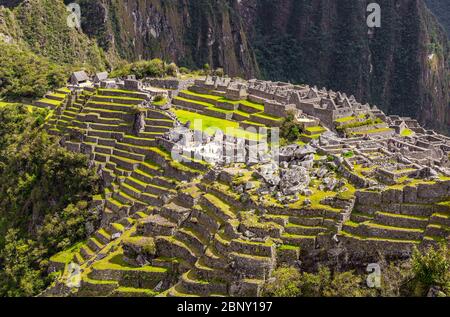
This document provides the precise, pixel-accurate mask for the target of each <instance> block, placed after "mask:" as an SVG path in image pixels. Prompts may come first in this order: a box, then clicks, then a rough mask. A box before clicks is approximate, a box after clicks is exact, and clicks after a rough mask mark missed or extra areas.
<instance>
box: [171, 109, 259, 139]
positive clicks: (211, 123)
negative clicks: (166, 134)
mask: <svg viewBox="0 0 450 317" xmlns="http://www.w3.org/2000/svg"><path fill="white" fill-rule="evenodd" d="M173 111H174V113H175V115H176V116H177V117H178V119H179V120H180V121H181V122H182V123H183V124H185V123H186V122H188V121H191V122H192V126H191V128H193V129H194V130H200V131H203V132H206V133H207V134H210V135H213V134H214V133H215V131H217V130H221V131H222V132H223V133H224V134H226V135H229V136H233V137H237V138H244V139H249V140H252V141H258V140H260V139H261V135H259V134H257V133H252V132H247V131H245V130H243V129H241V128H239V123H237V122H234V121H230V120H225V119H219V118H214V117H210V116H206V115H202V114H198V113H195V112H190V111H186V110H180V109H176V110H173ZM194 120H200V122H201V125H199V126H198V127H197V126H196V125H194V123H195V122H194Z"/></svg>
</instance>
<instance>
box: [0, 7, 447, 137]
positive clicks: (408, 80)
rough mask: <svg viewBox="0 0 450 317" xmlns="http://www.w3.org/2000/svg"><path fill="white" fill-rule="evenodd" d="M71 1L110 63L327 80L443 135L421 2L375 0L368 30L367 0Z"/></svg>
mask: <svg viewBox="0 0 450 317" xmlns="http://www.w3.org/2000/svg"><path fill="white" fill-rule="evenodd" d="M36 1H37V0H27V1H18V0H0V4H5V3H6V4H9V5H11V6H14V5H17V3H18V2H22V3H33V2H36ZM40 1H50V0H40ZM53 1H57V0H53ZM439 1H440V0H435V1H432V2H439ZM61 2H62V0H61ZM65 2H66V3H69V2H72V0H65ZM78 2H79V3H80V5H81V8H82V29H83V32H84V33H86V34H87V35H88V36H90V37H91V38H95V39H96V40H97V43H98V44H99V46H100V47H102V48H103V50H104V51H105V52H107V56H108V58H109V61H110V62H111V63H113V64H114V62H115V61H116V60H117V59H118V58H123V59H128V60H137V59H140V58H153V57H160V58H163V59H165V60H168V61H175V62H177V63H178V64H179V65H182V66H188V67H202V66H203V65H204V64H206V63H209V64H210V65H211V67H214V68H217V67H223V68H224V69H225V71H226V73H228V74H230V75H232V76H243V77H263V78H265V79H271V80H284V81H291V82H299V83H301V82H304V83H310V84H313V85H317V86H320V87H322V86H326V87H328V88H330V89H334V90H340V91H345V92H347V93H348V94H354V95H355V96H356V97H357V98H358V99H360V100H362V101H367V102H370V103H371V104H376V105H378V106H379V107H381V108H382V109H383V110H384V111H386V112H388V113H392V114H399V115H403V116H411V117H415V118H418V119H419V120H420V121H421V123H422V124H424V125H425V126H427V127H430V128H436V129H439V130H440V131H443V132H448V129H449V126H450V105H449V93H448V87H449V76H448V71H449V60H448V58H449V45H448V37H447V35H446V34H445V32H444V30H443V29H442V28H441V26H440V25H439V24H438V23H437V21H436V19H435V17H434V16H433V15H432V14H431V13H430V11H429V10H428V9H427V7H426V6H425V2H424V0H395V1H393V0H379V1H377V2H378V3H379V4H380V6H381V15H382V22H381V23H382V24H381V28H377V29H374V30H369V28H368V27H367V24H366V17H367V14H368V13H367V11H366V9H367V4H368V3H369V2H372V1H369V0H357V1H348V0H333V1H331V0H302V1H298V0H281V1H271V0H214V1H210V0H195V1H193V0H170V1H168V0H127V1H122V0H78ZM22 6H23V4H22ZM47 7H48V6H47ZM40 14H43V13H40ZM39 39H41V40H42V37H39ZM34 42H36V41H34ZM75 47H76V46H75ZM76 51H77V50H76ZM44 53H45V54H49V52H48V51H44Z"/></svg>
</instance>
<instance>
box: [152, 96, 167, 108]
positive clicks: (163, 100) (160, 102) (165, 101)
mask: <svg viewBox="0 0 450 317" xmlns="http://www.w3.org/2000/svg"><path fill="white" fill-rule="evenodd" d="M166 103H167V98H163V99H162V100H161V101H156V102H153V105H154V106H157V107H161V106H164V105H165V104H166Z"/></svg>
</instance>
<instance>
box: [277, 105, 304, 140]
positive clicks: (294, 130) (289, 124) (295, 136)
mask: <svg viewBox="0 0 450 317" xmlns="http://www.w3.org/2000/svg"><path fill="white" fill-rule="evenodd" d="M301 134H302V131H301V129H300V126H299V125H298V124H297V123H295V114H294V113H293V112H289V113H288V115H287V116H286V118H285V119H284V121H283V124H282V125H281V128H280V136H281V138H282V139H285V140H287V141H288V142H295V141H298V140H299V139H300V136H301Z"/></svg>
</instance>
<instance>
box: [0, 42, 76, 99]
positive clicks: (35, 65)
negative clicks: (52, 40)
mask: <svg viewBox="0 0 450 317" xmlns="http://www.w3.org/2000/svg"><path fill="white" fill-rule="evenodd" d="M0 52H1V53H2V54H1V56H2V57H1V58H0V78H1V79H0V96H3V97H6V98H8V99H12V100H15V99H19V98H22V97H24V98H37V97H41V96H43V95H44V94H45V93H46V92H47V91H49V90H51V89H52V88H55V87H62V86H63V85H64V84H65V82H66V80H67V77H68V69H67V68H64V67H61V66H58V65H56V64H55V63H53V62H51V61H49V60H48V59H46V58H44V57H40V56H37V55H36V54H34V53H32V52H31V51H29V50H25V49H23V48H21V47H20V46H19V45H8V44H5V43H2V42H0Z"/></svg>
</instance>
